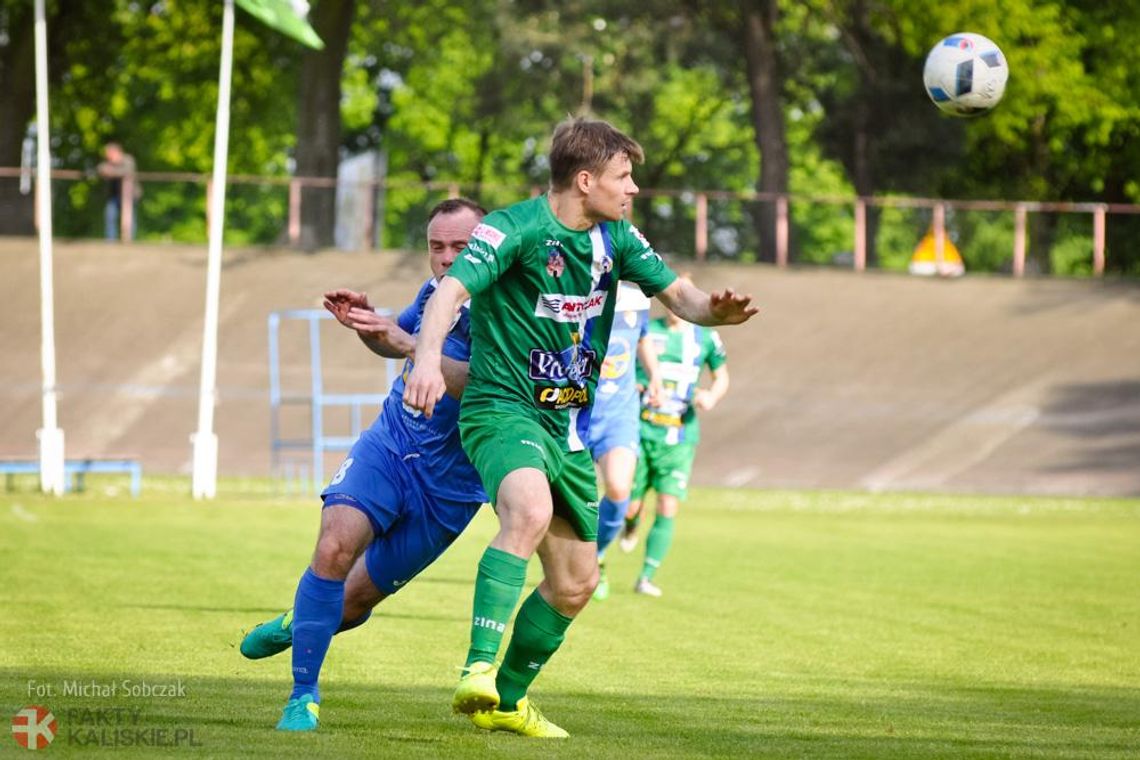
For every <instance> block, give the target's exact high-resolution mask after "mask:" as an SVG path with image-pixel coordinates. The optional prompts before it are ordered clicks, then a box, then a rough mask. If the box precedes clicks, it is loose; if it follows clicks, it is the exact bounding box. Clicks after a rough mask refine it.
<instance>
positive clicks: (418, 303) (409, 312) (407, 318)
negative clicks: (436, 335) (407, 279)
mask: <svg viewBox="0 0 1140 760" xmlns="http://www.w3.org/2000/svg"><path fill="white" fill-rule="evenodd" d="M433 290H435V288H434V287H432V281H431V280H428V281H427V282H425V283H424V284H423V286H421V287H420V292H419V293H416V300H414V301H412V302H411V303H410V304H408V305H407V306H405V307H404V310H403V311H401V312H400V314H399V315H398V316H397V317H396V324H398V325H399V326H400V329H401V330H403V331H404V332H406V333H407V334H408V335H412V334H414V333H415V331H416V327H417V326H418V325H419V321H420V313H421V312H422V311H423V308H424V304H425V303H427V299H428V297H429V296H431V294H432V291H433Z"/></svg>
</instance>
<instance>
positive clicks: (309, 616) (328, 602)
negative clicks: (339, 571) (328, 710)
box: [289, 568, 363, 702]
mask: <svg viewBox="0 0 1140 760" xmlns="http://www.w3.org/2000/svg"><path fill="white" fill-rule="evenodd" d="M343 613H344V581H336V580H329V579H327V578H322V577H320V576H319V575H317V574H316V573H314V572H313V571H312V569H311V568H307V569H306V570H305V574H304V575H302V576H301V582H300V583H298V584H297V596H296V597H295V598H294V600H293V693H292V694H290V695H289V699H297V698H299V697H302V696H304V695H305V694H308V695H310V696H312V698H313V701H315V702H320V701H321V695H320V690H319V689H318V688H317V678H318V677H319V676H320V674H321V664H322V663H324V661H325V653H326V652H328V649H329V642H330V641H332V637H333V634H334V633H335V632H336V630H337V629H338V628H340V618H341V615H342V614H343ZM361 622H363V621H361Z"/></svg>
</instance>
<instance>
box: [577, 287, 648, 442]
mask: <svg viewBox="0 0 1140 760" xmlns="http://www.w3.org/2000/svg"><path fill="white" fill-rule="evenodd" d="M626 287H627V286H626V285H625V284H624V283H623V284H622V285H621V289H620V290H619V291H618V302H617V305H616V308H615V310H614V326H613V329H612V330H611V331H610V341H609V344H608V346H607V347H606V360H605V362H604V363H603V364H602V370H601V374H600V377H599V378H598V390H597V393H596V395H595V399H594V410H593V413H592V414H591V416H590V426H591V427H593V426H595V425H597V426H599V427H604V426H606V425H608V424H610V422H611V420H613V419H621V418H629V419H637V416H638V413H639V412H640V411H641V406H640V402H639V399H638V393H637V373H636V371H635V370H636V367H637V344H638V343H639V342H640V341H641V339H642V338H643V337H645V335H646V333H647V331H648V329H649V299H648V298H645V297H644V296H642V295H641V294H640V293H639V292H638V293H635V294H634V293H630V294H627V293H626V292H625V291H626ZM624 307H628V308H624Z"/></svg>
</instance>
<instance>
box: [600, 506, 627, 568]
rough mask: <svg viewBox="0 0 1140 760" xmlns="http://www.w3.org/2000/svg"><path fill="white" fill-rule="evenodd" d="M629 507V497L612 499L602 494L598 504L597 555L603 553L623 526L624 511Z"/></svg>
mask: <svg viewBox="0 0 1140 760" xmlns="http://www.w3.org/2000/svg"><path fill="white" fill-rule="evenodd" d="M627 509H629V499H622V500H621V501H613V500H612V499H610V497H608V496H603V497H602V501H601V503H599V504H598V556H599V557H600V556H602V555H603V554H605V551H606V547H607V546H609V545H610V544H611V543H613V540H614V539H615V538H617V535H618V533H621V529H622V527H624V526H625V511H626V510H627Z"/></svg>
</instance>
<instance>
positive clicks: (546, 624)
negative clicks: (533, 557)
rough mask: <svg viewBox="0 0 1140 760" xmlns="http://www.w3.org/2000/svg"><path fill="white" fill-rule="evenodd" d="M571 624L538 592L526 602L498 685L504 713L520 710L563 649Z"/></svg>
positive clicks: (512, 637) (500, 702)
mask: <svg viewBox="0 0 1140 760" xmlns="http://www.w3.org/2000/svg"><path fill="white" fill-rule="evenodd" d="M571 621H573V618H569V617H566V616H565V615H563V614H562V613H561V612H559V611H558V610H556V609H554V608H553V607H551V606H550V603H549V602H547V601H546V600H545V599H543V598H542V595H541V594H539V593H538V589H535V590H534V591H533V592H532V593H531V595H530V596H528V597H527V598H526V601H525V602H523V604H522V607H520V608H519V614H518V616H517V617H516V618H515V627H514V630H513V631H512V632H511V643H510V646H508V647H507V654H506V656H505V657H504V658H503V665H502V667H500V668H499V675H498V678H497V679H496V681H495V685H496V687H497V688H498V690H499V709H500V710H505V711H510V710H515V709H517V708H518V701H519V700H520V699H522V698H523V697H525V696H526V690H527V688H528V687H530V684H531V682H532V681H534V679H535V678H536V677H537V676H538V672H539V671H540V670H541V669H542V666H543V665H545V664H546V661H547V660H549V659H550V656H551V655H552V654H554V653H555V651H557V650H558V647H559V646H561V645H562V640H563V639H565V638H566V629H567V628H568V627H570V623H571Z"/></svg>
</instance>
